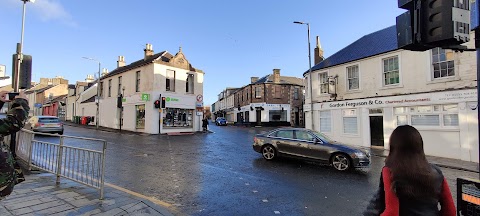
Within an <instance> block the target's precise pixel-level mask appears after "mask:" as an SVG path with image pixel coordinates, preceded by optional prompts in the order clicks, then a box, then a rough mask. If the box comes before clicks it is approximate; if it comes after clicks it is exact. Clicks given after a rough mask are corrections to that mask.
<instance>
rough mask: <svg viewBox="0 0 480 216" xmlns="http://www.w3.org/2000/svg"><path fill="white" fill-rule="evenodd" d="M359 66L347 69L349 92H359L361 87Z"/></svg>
mask: <svg viewBox="0 0 480 216" xmlns="http://www.w3.org/2000/svg"><path fill="white" fill-rule="evenodd" d="M358 77H359V76H358V65H354V66H351V67H347V82H348V90H357V89H359V87H360V80H359V78H358Z"/></svg>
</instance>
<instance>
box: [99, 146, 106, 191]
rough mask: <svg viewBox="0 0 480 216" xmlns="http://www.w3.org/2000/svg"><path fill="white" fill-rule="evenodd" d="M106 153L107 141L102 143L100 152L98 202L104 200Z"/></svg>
mask: <svg viewBox="0 0 480 216" xmlns="http://www.w3.org/2000/svg"><path fill="white" fill-rule="evenodd" d="M106 151H107V141H106V140H105V141H103V150H102V174H101V175H102V177H101V179H100V200H103V198H104V188H105V155H106Z"/></svg>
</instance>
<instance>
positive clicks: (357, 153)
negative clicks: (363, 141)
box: [355, 152, 366, 158]
mask: <svg viewBox="0 0 480 216" xmlns="http://www.w3.org/2000/svg"><path fill="white" fill-rule="evenodd" d="M355 156H357V157H358V158H364V157H366V155H365V154H364V153H363V152H355Z"/></svg>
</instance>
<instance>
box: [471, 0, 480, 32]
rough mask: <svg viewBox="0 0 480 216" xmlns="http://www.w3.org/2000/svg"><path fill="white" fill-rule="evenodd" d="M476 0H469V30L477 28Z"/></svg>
mask: <svg viewBox="0 0 480 216" xmlns="http://www.w3.org/2000/svg"><path fill="white" fill-rule="evenodd" d="M478 19H479V17H478V0H473V1H472V0H471V1H470V30H472V31H474V30H475V29H477V28H478V25H479V23H478Z"/></svg>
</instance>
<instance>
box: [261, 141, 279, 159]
mask: <svg viewBox="0 0 480 216" xmlns="http://www.w3.org/2000/svg"><path fill="white" fill-rule="evenodd" d="M262 155H263V158H265V160H273V159H275V157H276V156H277V150H275V147H273V146H271V145H266V146H265V147H263V148H262Z"/></svg>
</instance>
